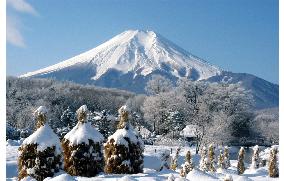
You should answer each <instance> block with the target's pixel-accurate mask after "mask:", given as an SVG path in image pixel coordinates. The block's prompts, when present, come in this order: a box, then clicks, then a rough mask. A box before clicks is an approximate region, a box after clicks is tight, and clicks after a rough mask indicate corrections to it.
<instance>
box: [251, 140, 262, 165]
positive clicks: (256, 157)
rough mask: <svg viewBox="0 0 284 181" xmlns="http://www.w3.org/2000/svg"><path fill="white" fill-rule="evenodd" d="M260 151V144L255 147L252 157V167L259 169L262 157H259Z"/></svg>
mask: <svg viewBox="0 0 284 181" xmlns="http://www.w3.org/2000/svg"><path fill="white" fill-rule="evenodd" d="M259 152H260V150H259V147H258V145H255V146H254V147H253V155H252V158H251V168H253V169H257V168H259V166H260V162H261V159H260V157H259Z"/></svg>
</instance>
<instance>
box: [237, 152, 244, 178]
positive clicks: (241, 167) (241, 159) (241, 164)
mask: <svg viewBox="0 0 284 181" xmlns="http://www.w3.org/2000/svg"><path fill="white" fill-rule="evenodd" d="M244 158H245V149H244V147H241V149H240V151H239V156H238V164H237V169H238V174H239V175H241V174H243V173H244V172H245V164H244Z"/></svg>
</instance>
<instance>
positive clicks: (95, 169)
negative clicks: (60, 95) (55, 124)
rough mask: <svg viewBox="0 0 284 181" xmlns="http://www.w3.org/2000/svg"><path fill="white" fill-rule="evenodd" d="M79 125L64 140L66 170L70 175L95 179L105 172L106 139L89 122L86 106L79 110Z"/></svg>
mask: <svg viewBox="0 0 284 181" xmlns="http://www.w3.org/2000/svg"><path fill="white" fill-rule="evenodd" d="M76 113H77V119H78V123H77V125H76V126H75V127H74V128H73V129H72V130H71V131H70V132H68V133H67V134H66V135H65V136H64V138H63V139H62V142H61V143H62V147H63V153H64V170H65V171H66V172H67V173H68V174H70V175H76V176H84V177H93V176H95V175H97V174H98V173H99V172H101V171H103V165H104V161H103V152H102V149H103V147H102V144H103V140H104V137H103V135H102V134H101V133H100V132H98V131H97V130H96V129H95V128H94V127H93V126H92V125H91V123H90V122H88V121H87V114H88V108H87V106H86V105H83V106H81V107H80V108H79V109H78V110H77V112H76Z"/></svg>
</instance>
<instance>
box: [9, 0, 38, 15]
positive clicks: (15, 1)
mask: <svg viewBox="0 0 284 181" xmlns="http://www.w3.org/2000/svg"><path fill="white" fill-rule="evenodd" d="M7 6H9V7H11V8H13V9H14V10H16V11H18V12H21V13H28V14H32V15H35V16H37V15H38V13H37V11H36V10H35V9H34V8H33V7H32V6H31V5H30V4H29V3H27V2H25V1H24V0H7Z"/></svg>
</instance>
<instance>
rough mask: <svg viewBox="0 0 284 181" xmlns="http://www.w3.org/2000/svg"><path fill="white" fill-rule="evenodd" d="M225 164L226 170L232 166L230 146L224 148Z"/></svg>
mask: <svg viewBox="0 0 284 181" xmlns="http://www.w3.org/2000/svg"><path fill="white" fill-rule="evenodd" d="M224 163H225V169H227V168H229V167H230V166H231V163H230V154H229V148H228V146H225V147H224Z"/></svg>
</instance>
